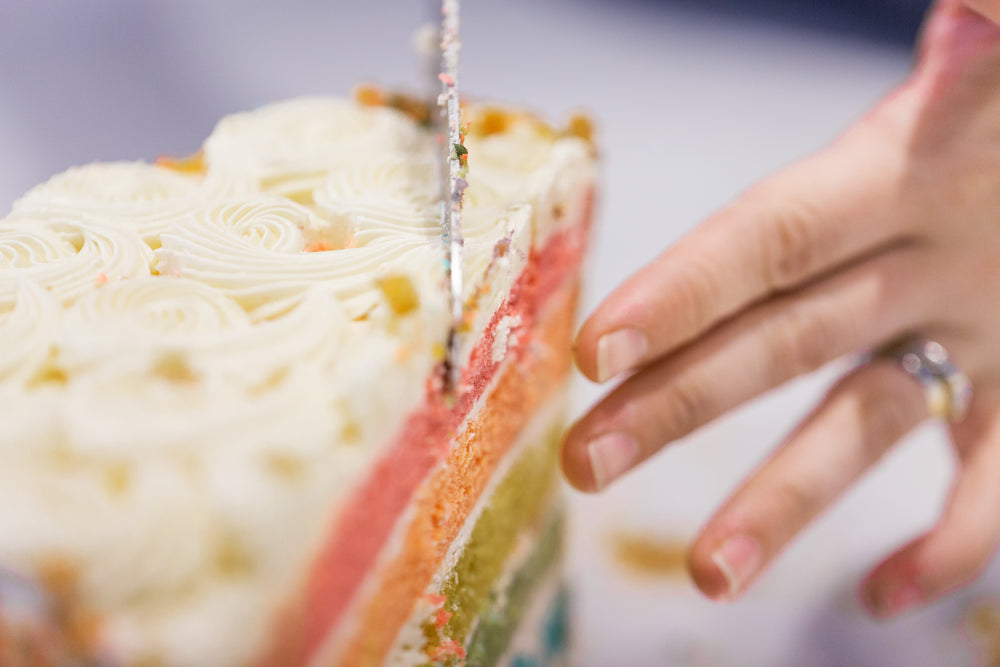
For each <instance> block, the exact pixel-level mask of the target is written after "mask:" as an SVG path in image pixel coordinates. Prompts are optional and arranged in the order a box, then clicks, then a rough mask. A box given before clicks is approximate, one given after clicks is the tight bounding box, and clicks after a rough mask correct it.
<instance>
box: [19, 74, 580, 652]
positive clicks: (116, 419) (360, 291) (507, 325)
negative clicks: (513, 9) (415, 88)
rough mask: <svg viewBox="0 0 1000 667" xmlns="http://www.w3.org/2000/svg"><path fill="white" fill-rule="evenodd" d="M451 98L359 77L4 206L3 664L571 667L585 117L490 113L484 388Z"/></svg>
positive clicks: (473, 218)
mask: <svg viewBox="0 0 1000 667" xmlns="http://www.w3.org/2000/svg"><path fill="white" fill-rule="evenodd" d="M425 111H426V110H424V109H422V108H421V107H420V105H419V104H417V103H414V102H413V101H411V100H408V99H407V98H404V97H400V96H393V95H389V94H385V93H382V92H381V91H378V90H375V89H365V90H364V91H362V92H361V94H359V95H358V98H357V99H355V100H339V99H328V98H311V99H299V100H292V101H289V102H284V103H279V104H274V105H271V106H267V107H263V108H261V109H258V110H256V111H251V112H247V113H241V114H236V115H234V116H230V117H228V118H225V119H223V120H222V121H221V122H220V123H219V125H218V126H217V127H216V129H215V131H214V132H213V133H212V135H211V136H210V137H209V138H208V139H207V140H206V142H205V144H204V149H203V151H202V153H201V154H200V155H199V156H197V157H196V158H194V159H192V160H187V161H183V162H178V161H169V160H167V161H160V162H158V163H157V164H154V165H149V164H142V163H114V164H92V165H87V166H84V167H79V168H76V169H72V170H70V171H68V172H66V173H64V174H61V175H59V176H56V177H54V178H53V179H51V180H50V181H49V182H47V183H44V184H42V185H40V186H38V187H36V188H34V189H33V190H31V191H30V192H29V193H27V194H26V195H25V196H24V197H23V198H21V199H20V200H19V201H18V202H16V203H15V204H14V207H13V210H12V212H11V213H10V215H9V216H8V217H7V218H6V219H4V220H3V221H2V222H0V340H2V341H3V342H5V343H6V344H7V347H6V348H5V349H8V350H14V351H16V352H17V354H16V356H14V357H12V358H9V359H5V360H4V362H3V363H0V394H2V396H0V399H2V401H0V406H2V407H0V411H3V412H4V423H5V424H13V425H14V426H12V427H11V428H6V429H4V430H3V432H2V433H0V664H3V665H20V664H25V665H27V664H31V665H35V664H53V665H56V664H63V663H64V662H66V661H68V660H70V659H73V660H82V661H90V662H98V663H99V664H102V665H104V664H108V665H171V666H172V665H184V666H187V665H192V666H193V665H199V666H203V665H213V666H219V667H225V666H228V665H234V666H261V667H263V666H265V665H315V666H328V665H343V666H350V667H360V666H365V665H400V666H403V665H428V664H432V665H461V664H465V665H495V664H518V665H521V664H555V663H556V662H557V661H558V660H559V659H560V656H561V655H562V651H563V649H564V643H565V637H566V627H565V604H566V602H565V593H564V591H563V590H562V586H561V582H560V578H559V568H558V561H559V554H560V551H561V548H562V539H561V534H562V533H561V531H562V525H563V519H562V513H561V507H560V502H559V494H558V489H557V486H558V481H557V479H558V476H557V471H556V468H557V466H556V450H557V446H558V441H559V438H560V434H561V429H562V425H563V422H562V420H563V405H564V400H565V396H564V394H565V391H564V390H565V384H566V379H567V374H568V372H569V368H570V352H569V342H570V336H571V332H572V326H573V320H574V312H575V304H576V298H577V293H578V289H579V267H580V262H581V259H582V256H583V252H584V249H585V245H586V239H587V232H588V227H589V224H590V216H591V208H592V200H593V191H594V181H595V159H594V149H593V145H592V144H591V141H590V136H589V125H588V124H587V123H586V122H585V121H583V120H581V119H576V120H574V121H572V122H571V123H570V126H569V127H568V128H564V129H557V128H554V127H552V126H550V125H548V124H546V123H544V122H543V121H541V120H539V119H538V118H537V117H535V116H533V115H531V114H528V113H525V112H521V111H515V110H510V109H505V108H499V107H490V106H483V105H470V106H468V107H467V108H466V109H465V110H464V120H465V121H466V122H468V124H469V125H468V134H467V137H466V146H467V148H468V152H469V173H468V182H469V187H468V189H467V190H466V193H465V200H464V209H463V222H464V225H463V227H464V233H465V257H464V261H465V264H466V266H465V271H466V275H467V276H468V286H467V293H466V295H465V298H466V301H465V313H466V320H465V322H464V324H463V327H462V331H461V332H460V335H461V342H462V345H461V354H460V359H459V363H460V365H461V381H460V383H459V387H458V390H457V392H456V393H455V394H451V393H448V392H445V391H444V388H443V386H442V377H443V375H442V361H443V354H444V349H445V342H446V339H447V332H448V326H449V321H450V318H449V314H448V308H447V303H446V291H445V289H444V287H443V261H442V257H443V248H442V243H441V239H440V233H441V232H440V228H439V222H438V204H437V199H436V198H437V184H436V182H435V180H434V179H435V174H436V165H435V164H434V162H433V160H434V158H433V156H434V155H435V154H436V152H437V151H435V150H434V142H435V138H434V137H433V136H432V135H431V133H430V131H429V130H428V129H427V128H426V126H425V125H424V123H423V122H422V115H423V114H424V113H425Z"/></svg>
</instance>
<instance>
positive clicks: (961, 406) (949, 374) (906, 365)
mask: <svg viewBox="0 0 1000 667" xmlns="http://www.w3.org/2000/svg"><path fill="white" fill-rule="evenodd" d="M874 356H875V357H877V358H881V359H890V360H892V361H894V362H896V364H897V365H898V366H899V367H900V368H902V369H903V370H904V371H906V372H907V373H908V374H909V375H910V376H911V377H912V378H914V379H915V380H916V381H917V382H919V383H920V385H921V386H922V387H923V388H924V394H925V395H926V397H927V407H928V409H929V410H930V413H931V416H933V417H940V418H942V419H947V420H948V421H950V422H960V421H962V419H963V418H964V417H965V415H966V413H967V412H968V411H969V404H970V403H971V402H972V381H971V380H969V376H968V375H966V374H965V373H963V372H962V371H961V370H959V368H958V366H956V365H955V364H954V362H952V361H951V359H950V357H949V356H948V351H947V350H945V349H944V346H943V345H941V343H938V342H936V341H933V340H928V339H926V338H921V337H919V336H913V337H910V338H905V339H903V340H901V341H898V342H895V343H890V344H889V345H886V346H885V347H883V348H881V349H880V350H878V351H877V352H876V353H875V355H874Z"/></svg>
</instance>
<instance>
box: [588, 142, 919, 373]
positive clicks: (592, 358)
mask: <svg viewBox="0 0 1000 667" xmlns="http://www.w3.org/2000/svg"><path fill="white" fill-rule="evenodd" d="M878 129H879V128H866V131H860V132H854V133H851V134H849V135H845V136H844V137H843V138H842V139H841V140H839V141H838V142H836V143H835V144H833V145H832V146H830V147H829V148H827V149H826V150H824V151H822V152H820V153H818V154H816V155H814V156H812V157H810V158H807V159H806V160H803V161H802V162H800V163H798V164H796V165H793V166H792V167H790V168H789V169H787V170H786V171H784V172H781V173H779V174H778V175H776V176H774V177H772V178H770V179H768V180H766V181H764V182H763V183H761V184H760V185H758V186H756V187H754V188H752V189H751V190H749V191H748V192H747V193H745V194H744V195H742V196H741V197H739V198H738V199H737V200H736V201H735V202H734V203H732V204H730V205H729V206H727V207H726V208H725V209H723V210H722V211H721V212H720V213H718V214H717V215H715V216H714V217H712V218H710V219H709V220H708V221H707V222H705V223H703V224H702V225H701V226H700V227H698V228H697V229H696V230H695V231H694V232H692V233H691V234H689V235H688V236H687V237H686V238H684V239H683V240H681V241H680V242H679V243H678V244H677V245H675V246H674V247H672V248H670V249H668V250H667V251H666V252H664V253H663V254H662V255H661V256H660V257H658V258H657V259H656V260H654V261H653V262H652V263H650V264H648V265H647V266H646V267H644V268H643V269H641V270H640V271H639V272H638V273H636V274H635V275H633V276H632V277H631V278H629V279H628V280H627V281H626V282H625V283H623V284H622V285H621V286H620V287H619V288H618V289H616V290H615V291H614V292H613V293H612V294H611V295H610V296H609V297H608V298H607V299H606V300H605V301H604V302H603V303H602V304H601V305H600V306H599V307H598V308H597V310H596V311H595V312H594V313H593V315H591V316H590V318H589V319H588V320H587V321H586V322H585V323H584V325H583V327H582V328H581V330H580V333H579V334H578V336H577V340H576V354H577V365H578V366H579V367H580V370H581V371H582V372H583V373H584V374H585V375H586V376H587V377H589V378H590V379H592V380H596V381H598V382H604V381H606V380H608V379H610V378H612V377H614V376H616V375H619V374H620V373H622V372H625V371H627V370H631V369H634V368H637V367H639V366H641V365H644V364H645V363H647V362H649V361H652V360H654V359H657V358H659V357H661V356H663V355H665V354H667V353H669V352H670V351H672V350H674V349H675V348H677V347H679V346H681V345H683V344H684V343H686V342H688V341H690V340H691V339H693V338H695V337H697V336H699V335H700V334H702V333H703V332H705V331H707V330H708V329H710V328H711V327H712V326H714V325H715V324H717V323H718V322H720V321H722V320H724V319H726V318H728V317H730V316H732V315H734V314H736V313H737V312H739V311H741V310H743V309H744V308H746V307H747V306H748V305H750V304H753V303H755V302H758V301H760V300H762V299H764V298H766V297H767V296H768V295H770V294H773V293H776V292H782V291H787V290H789V289H792V288H794V287H797V286H799V285H802V284H804V283H807V282H809V281H810V280H811V279H814V278H816V277H818V276H820V275H822V274H823V273H825V272H827V271H830V270H831V269H833V268H835V267H837V266H839V265H842V264H845V263H848V262H850V261H851V260H853V259H856V258H858V257H860V256H863V255H864V254H865V253H868V252H872V251H875V250H877V249H878V248H880V247H883V246H885V245H887V244H889V243H890V242H892V241H893V240H895V239H897V238H899V237H900V236H901V235H902V233H903V231H902V226H901V224H900V219H901V218H902V217H903V216H901V215H899V213H898V212H897V211H896V210H895V209H896V201H894V200H895V194H896V191H897V188H896V187H894V184H895V183H894V179H897V178H898V175H899V174H900V173H901V168H900V162H901V156H900V151H897V150H894V149H893V148H892V146H893V145H894V143H895V142H892V143H890V142H889V141H887V140H886V138H885V136H884V134H883V132H884V128H882V130H883V131H878Z"/></svg>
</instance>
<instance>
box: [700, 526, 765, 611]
mask: <svg viewBox="0 0 1000 667" xmlns="http://www.w3.org/2000/svg"><path fill="white" fill-rule="evenodd" d="M761 559H762V554H761V550H760V545H759V544H758V543H757V540H755V539H753V538H752V537H749V536H748V535H737V536H735V537H730V538H729V539H728V540H726V541H725V542H723V544H722V546H721V547H719V548H718V549H717V550H716V552H715V553H714V554H712V562H713V563H715V566H716V567H717V568H719V572H721V573H722V576H723V577H725V578H726V584H727V585H728V587H729V590H728V591H727V592H726V594H725V596H724V597H723V598H722V599H724V600H734V599H736V597H737V596H738V595H739V594H740V593H742V592H743V587H744V586H745V585H746V583H747V581H749V580H750V578H751V577H752V576H753V575H754V574H755V573H756V572H757V570H758V569H759V568H760V566H761Z"/></svg>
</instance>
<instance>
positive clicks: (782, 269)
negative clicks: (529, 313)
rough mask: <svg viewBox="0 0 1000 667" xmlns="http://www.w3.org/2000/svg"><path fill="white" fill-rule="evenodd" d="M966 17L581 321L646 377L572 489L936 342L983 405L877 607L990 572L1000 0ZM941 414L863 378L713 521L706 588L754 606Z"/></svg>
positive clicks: (998, 313) (622, 394)
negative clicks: (754, 402)
mask: <svg viewBox="0 0 1000 667" xmlns="http://www.w3.org/2000/svg"><path fill="white" fill-rule="evenodd" d="M969 4H970V5H972V4H974V5H975V11H973V9H970V7H969V6H968V5H966V4H964V3H962V2H959V1H958V0H943V1H942V2H940V4H939V5H938V6H937V7H936V8H935V9H934V11H933V12H932V14H931V16H930V19H929V22H928V24H927V26H926V29H925V34H924V39H923V42H922V48H921V51H920V57H919V61H918V65H917V67H916V68H915V70H914V73H913V74H912V76H911V77H910V79H909V80H908V81H906V82H905V83H904V84H903V85H902V86H901V87H900V88H899V89H898V90H897V91H895V92H894V93H893V94H892V95H891V96H889V97H888V98H887V99H885V100H884V101H882V102H881V103H880V104H879V105H878V106H877V107H876V108H875V109H874V110H873V111H871V112H870V113H869V114H868V115H867V116H866V117H864V118H863V119H862V120H860V121H859V122H857V123H856V124H855V125H854V126H853V127H851V128H850V129H849V130H848V131H847V132H846V133H845V134H844V135H842V136H841V137H840V138H839V139H838V140H837V141H835V142H834V143H833V144H832V145H831V146H829V147H828V148H826V149H825V150H823V151H821V152H820V153H818V154H816V155H814V156H812V157H810V158H808V159H806V160H804V161H803V162H801V163H799V164H797V165H794V166H792V167H791V168H790V169H788V170H786V171H784V172H783V173H779V174H778V175H776V176H774V177H772V178H770V179H768V180H766V181H764V182H763V183H761V184H759V185H757V186H756V187H754V188H752V189H751V190H750V191H748V192H747V193H745V194H744V195H742V196H741V197H739V198H738V199H737V200H736V201H735V202H734V203H733V204H731V205H729V206H728V207H726V208H725V209H723V210H722V211H721V212H720V213H719V214H718V215H716V216H714V217H713V218H711V219H710V220H708V221H707V222H705V223H704V224H703V225H701V226H700V227H699V228H698V229H697V230H696V231H694V232H693V233H692V234H690V235H689V236H688V237H686V238H685V239H683V240H682V241H681V242H680V243H678V244H677V245H676V246H675V247H673V248H671V249H669V250H667V251H666V252H665V253H664V254H663V255H661V256H660V257H659V258H658V259H656V260H655V261H654V262H652V263H651V264H650V265H648V266H646V267H645V268H643V269H642V270H640V271H639V272H638V273H637V274H635V275H634V276H632V277H631V278H630V279H629V280H627V281H626V282H625V283H624V284H623V285H622V286H620V287H619V288H618V289H617V290H616V291H615V292H614V293H613V294H612V295H611V296H610V297H609V298H608V299H607V300H606V301H605V302H604V303H603V304H601V306H600V307H599V308H598V309H597V311H596V312H595V313H593V315H592V316H591V317H590V318H589V319H588V320H587V321H586V323H585V324H584V325H583V328H582V329H581V331H580V333H579V335H578V338H577V343H576V352H577V362H578V365H579V367H580V369H581V370H582V371H583V373H584V374H585V375H587V376H588V377H589V378H591V379H593V380H597V381H600V382H604V381H607V380H609V379H611V378H613V377H616V376H619V375H621V374H623V373H626V372H631V373H632V374H631V376H630V377H628V378H627V379H626V380H625V381H624V382H623V383H622V384H621V385H620V386H618V387H617V388H616V389H614V390H613V391H612V392H611V393H610V394H609V395H607V396H606V397H605V398H604V399H603V400H602V401H601V402H600V403H599V404H598V405H597V406H595V407H594V408H593V409H592V410H591V411H590V412H589V413H588V414H587V415H585V416H584V417H583V418H582V419H581V420H580V421H579V422H578V423H577V424H576V425H575V426H574V427H573V428H572V429H571V430H570V432H569V434H568V435H567V438H566V441H565V443H564V447H563V468H564V470H565V473H566V476H567V478H568V479H569V481H570V482H571V483H572V484H573V485H575V486H576V487H578V488H579V489H581V490H584V491H596V490H599V489H601V488H603V487H605V486H606V485H607V484H609V483H610V482H612V481H613V480H615V479H616V478H617V477H619V476H620V475H622V474H623V473H625V472H626V471H627V470H629V469H631V468H632V467H634V466H636V465H638V464H639V463H641V462H642V461H644V460H645V459H647V458H649V457H650V456H652V455H654V454H655V453H656V452H657V451H659V450H660V449H661V448H662V447H663V446H664V445H665V444H666V443H669V442H671V441H673V440H676V439H678V438H680V437H682V436H684V435H686V434H688V433H690V432H691V431H693V430H695V429H696V428H698V427H699V426H701V425H703V424H705V423H706V422H708V421H710V420H712V419H714V418H715V417H717V416H719V415H721V414H723V413H724V412H726V411H728V410H730V409H732V408H734V407H736V406H737V405H740V404H741V403H743V402H745V401H747V400H749V399H751V398H753V397H755V396H757V395H759V394H761V393H762V392H765V391H767V390H768V389H771V388H772V387H775V386H777V385H779V384H781V383H783V382H785V381H787V380H789V379H791V378H793V377H795V376H797V375H801V374H803V373H808V372H810V371H812V370H814V369H816V368H818V367H820V366H822V365H823V364H825V363H826V362H828V361H830V360H833V359H835V358H837V357H839V356H842V355H844V354H846V353H849V352H852V351H856V350H861V349H866V348H873V347H877V346H879V345H881V344H884V343H886V342H889V341H892V340H894V339H897V338H899V337H902V336H905V335H907V334H909V333H919V334H920V335H922V336H925V337H927V338H930V339H933V340H937V341H939V342H941V343H942V344H943V345H944V346H945V348H946V349H947V350H948V351H949V352H950V353H951V355H952V358H953V359H954V360H955V362H956V363H957V364H958V366H959V367H960V368H962V369H963V370H964V371H965V372H967V373H968V374H969V376H970V377H971V378H972V382H973V385H974V387H975V392H976V393H975V396H974V398H973V401H972V405H971V409H970V413H969V415H968V417H967V418H966V419H965V421H963V422H962V423H960V424H957V425H954V426H953V427H952V428H951V436H952V441H953V444H954V451H955V455H956V457H957V459H958V461H959V468H958V473H957V476H956V479H955V480H954V487H953V489H952V492H951V496H950V499H949V502H948V505H947V507H946V509H945V511H944V513H943V515H942V517H941V519H940V521H939V522H938V523H937V525H935V526H934V527H933V528H932V529H931V530H930V531H928V532H927V533H926V534H925V535H923V536H922V537H920V538H919V539H917V540H915V541H913V542H911V543H910V544H908V545H906V546H904V547H903V548H902V549H900V550H899V551H897V552H896V553H895V554H893V555H892V556H891V557H890V558H888V559H887V560H886V561H885V562H883V563H882V564H881V565H880V566H878V567H877V568H876V569H875V570H874V572H873V573H872V574H870V575H869V577H868V578H867V580H866V583H865V584H864V586H863V594H864V599H865V600H866V602H867V604H868V605H869V607H870V608H871V610H872V611H873V612H874V613H877V614H881V615H891V614H894V613H896V612H899V611H901V610H903V609H905V608H908V607H913V606H916V605H919V604H922V603H925V602H927V601H930V600H933V599H935V598H937V597H939V596H941V595H943V594H945V593H947V592H948V591H950V590H953V589H955V588H956V587H959V586H961V585H963V584H965V583H967V582H969V581H970V580H971V579H973V578H974V577H975V576H976V575H977V574H978V573H979V572H980V571H981V569H982V568H983V567H984V566H985V565H986V564H987V563H988V561H989V559H990V558H991V556H992V554H993V553H994V552H995V551H996V549H997V547H998V545H1000V345H998V343H997V340H998V336H1000V26H998V25H997V23H994V22H993V21H1000V0H977V1H976V2H975V3H972V2H971V0H970V3H969ZM987 16H988V17H990V18H986V17H987ZM990 19H993V20H990ZM927 416H928V408H927V401H926V398H925V395H924V393H923V390H922V388H921V387H920V385H919V384H918V383H917V382H915V381H914V380H913V378H911V377H909V376H908V375H907V374H905V373H904V372H903V371H902V370H900V369H899V368H898V367H897V366H895V365H894V364H892V363H890V362H887V361H875V362H873V363H870V364H867V365H865V366H862V367H860V368H858V369H857V370H855V371H853V372H851V373H849V374H848V375H847V376H846V377H844V378H843V379H842V380H841V381H840V382H839V383H838V384H837V385H836V386H835V387H834V388H833V389H832V390H831V391H830V392H829V394H828V395H827V396H826V398H825V399H824V400H823V401H822V402H821V404H820V405H819V406H818V407H817V408H816V409H815V411H814V412H813V413H812V414H811V415H810V416H809V417H807V418H806V419H805V421H804V422H803V423H802V424H801V425H800V426H799V427H798V428H797V429H796V430H795V431H794V432H793V433H792V434H791V435H790V436H789V437H788V438H787V440H786V441H785V442H784V443H783V444H782V445H781V446H780V447H779V448H778V449H777V451H775V452H774V454H773V455H772V456H771V457H770V459H769V460H768V461H767V463H766V464H764V465H763V466H762V467H761V468H760V469H759V470H758V471H756V472H755V473H754V474H753V475H752V476H751V477H750V478H749V480H748V481H746V482H745V483H744V484H743V485H742V487H741V488H739V489H738V490H737V491H736V492H735V494H733V495H732V496H731V497H730V498H729V500H728V501H727V502H726V503H725V504H724V505H723V507H722V508H721V509H719V510H718V512H717V513H716V514H715V516H714V517H713V518H712V519H711V520H710V521H709V523H708V524H707V525H706V527H705V528H704V529H703V532H702V533H701V535H700V536H699V537H698V539H697V540H696V542H695V544H694V545H693V547H692V550H691V553H690V559H689V565H690V569H691V574H692V576H693V578H694V581H695V583H696V584H697V585H698V587H699V588H701V590H702V591H703V592H704V593H705V594H706V595H708V596H709V597H712V598H714V599H720V600H727V599H735V598H737V597H738V596H739V595H741V594H742V593H743V592H744V591H745V590H746V588H747V586H748V585H749V584H750V583H751V582H752V581H753V580H754V578H755V577H756V576H757V575H758V573H759V572H760V571H761V569H762V568H764V567H765V566H766V565H767V564H768V563H770V562H771V561H772V560H773V559H774V558H775V557H776V556H777V555H778V554H779V553H780V552H781V550H782V549H783V548H784V547H785V545H787V544H788V542H789V541H790V540H791V539H793V538H794V537H795V535H796V534H797V533H798V532H799V531H801V530H802V529H803V528H804V527H805V526H806V525H807V524H808V523H809V522H810V521H812V519H814V518H815V517H816V516H817V515H818V514H819V513H820V512H822V511H823V510H824V509H825V508H826V507H827V506H828V505H830V504H831V503H832V502H833V501H834V500H835V499H836V498H837V497H838V496H839V495H840V494H841V493H843V492H844V491H845V490H846V489H847V488H848V487H849V486H850V485H851V484H852V483H854V482H855V481H856V480H857V479H858V478H860V477H861V476H862V475H863V474H864V472H865V471H866V470H867V469H869V468H870V467H871V466H873V465H874V464H875V463H876V462H877V461H878V459H879V458H880V457H881V456H882V454H884V453H885V452H886V451H887V450H888V448H889V447H890V446H891V445H892V444H893V443H894V442H895V441H896V440H898V439H899V438H900V437H902V436H903V435H904V434H906V433H907V432H908V431H909V430H911V429H912V428H913V427H914V426H916V425H917V424H918V423H920V422H921V421H923V420H924V419H926V418H927Z"/></svg>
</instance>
